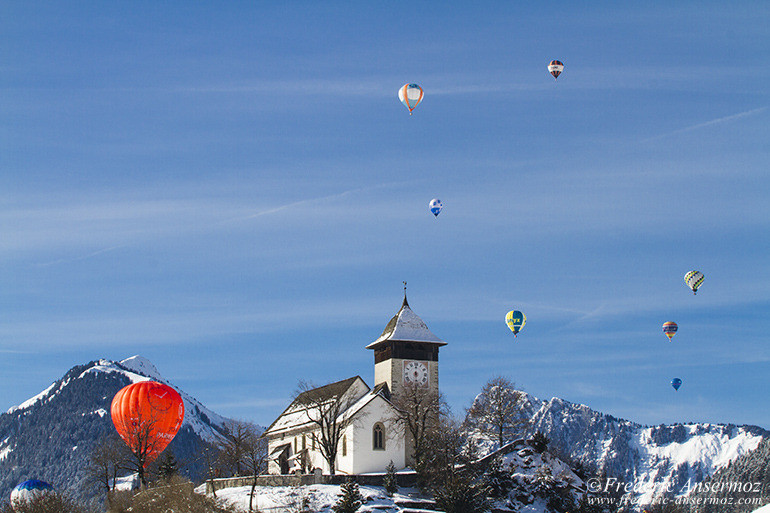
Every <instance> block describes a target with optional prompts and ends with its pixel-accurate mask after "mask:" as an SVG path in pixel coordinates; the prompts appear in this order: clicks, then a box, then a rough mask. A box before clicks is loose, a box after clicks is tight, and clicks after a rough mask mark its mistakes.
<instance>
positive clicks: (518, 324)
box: [505, 310, 527, 337]
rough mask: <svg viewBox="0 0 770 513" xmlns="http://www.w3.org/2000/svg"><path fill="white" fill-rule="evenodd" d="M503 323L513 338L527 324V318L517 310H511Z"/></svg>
mask: <svg viewBox="0 0 770 513" xmlns="http://www.w3.org/2000/svg"><path fill="white" fill-rule="evenodd" d="M505 323H506V324H507V325H508V327H509V328H510V329H511V331H512V332H513V336H514V337H515V336H516V335H517V334H518V333H519V331H520V330H521V328H523V327H524V325H525V324H526V323H527V316H526V315H524V314H523V313H521V312H519V311H518V310H511V311H510V312H508V313H507V314H506V316H505Z"/></svg>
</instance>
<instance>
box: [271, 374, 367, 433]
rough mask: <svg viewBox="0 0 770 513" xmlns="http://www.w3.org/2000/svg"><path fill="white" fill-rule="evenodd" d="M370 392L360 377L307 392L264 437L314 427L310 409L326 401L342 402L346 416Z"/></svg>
mask: <svg viewBox="0 0 770 513" xmlns="http://www.w3.org/2000/svg"><path fill="white" fill-rule="evenodd" d="M368 392H369V386H368V385H367V384H366V383H365V382H364V380H363V379H361V377H360V376H353V377H352V378H348V379H343V380H342V381H337V382H335V383H329V384H328V385H324V386H321V387H318V388H313V389H311V390H306V391H304V392H302V393H301V394H299V395H298V396H297V397H296V398H295V399H294V400H293V401H292V402H291V404H290V405H289V406H288V407H287V408H286V409H285V410H284V412H283V413H281V415H279V416H278V418H277V419H275V420H274V421H273V423H272V424H270V426H269V427H268V428H267V429H266V430H265V432H264V433H263V435H264V436H269V435H275V434H276V433H282V432H286V431H291V430H293V429H297V428H299V427H304V426H310V425H312V421H311V419H310V415H309V413H308V411H309V409H312V406H313V405H314V404H318V403H323V402H325V401H333V400H338V401H341V406H343V407H344V409H343V410H342V411H341V412H340V414H341V415H344V414H345V411H347V410H348V409H349V408H350V407H351V406H353V405H355V404H356V403H357V402H358V400H359V399H360V398H361V397H363V396H365V395H366V394H367V393H368ZM343 396H346V397H343Z"/></svg>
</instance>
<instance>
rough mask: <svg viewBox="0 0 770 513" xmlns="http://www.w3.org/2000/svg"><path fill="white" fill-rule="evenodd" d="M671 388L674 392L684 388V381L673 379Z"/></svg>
mask: <svg viewBox="0 0 770 513" xmlns="http://www.w3.org/2000/svg"><path fill="white" fill-rule="evenodd" d="M671 386H672V387H674V390H679V387H681V386H682V380H681V379H679V378H674V379H672V380H671Z"/></svg>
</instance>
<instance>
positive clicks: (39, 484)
mask: <svg viewBox="0 0 770 513" xmlns="http://www.w3.org/2000/svg"><path fill="white" fill-rule="evenodd" d="M51 492H53V486H51V485H49V484H48V483H46V482H45V481H40V480H38V479H30V480H29V481H24V482H23V483H19V484H17V485H16V488H14V489H13V491H11V506H19V505H21V504H22V503H24V502H30V501H33V500H35V499H37V498H38V497H42V496H43V495H45V494H47V493H51Z"/></svg>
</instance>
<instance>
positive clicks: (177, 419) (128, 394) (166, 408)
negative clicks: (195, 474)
mask: <svg viewBox="0 0 770 513" xmlns="http://www.w3.org/2000/svg"><path fill="white" fill-rule="evenodd" d="M110 413H111V415H112V423H113V424H115V429H117V431H118V434H119V435H120V437H121V438H122V439H123V441H124V442H126V444H127V445H128V447H129V448H130V449H131V451H132V452H133V453H134V454H138V455H140V456H141V457H142V458H143V459H144V466H145V467H147V465H149V464H150V463H152V462H153V461H154V460H155V458H157V457H158V455H159V454H160V453H161V452H163V449H165V448H166V446H168V444H169V443H171V440H173V439H174V437H175V436H176V434H177V432H178V431H179V428H180V427H182V421H183V420H184V401H182V397H181V396H180V395H179V392H177V391H176V390H174V389H173V388H171V387H170V386H168V385H164V384H163V383H158V382H156V381H140V382H139V383H134V384H132V385H128V386H126V387H123V388H121V389H120V390H119V391H118V393H117V394H115V397H114V398H113V399H112V406H111V408H110Z"/></svg>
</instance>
